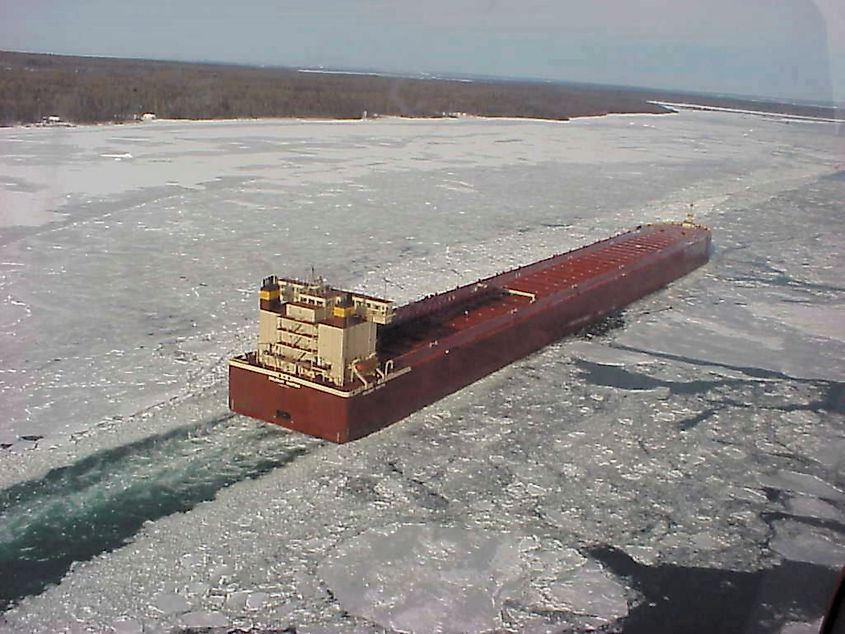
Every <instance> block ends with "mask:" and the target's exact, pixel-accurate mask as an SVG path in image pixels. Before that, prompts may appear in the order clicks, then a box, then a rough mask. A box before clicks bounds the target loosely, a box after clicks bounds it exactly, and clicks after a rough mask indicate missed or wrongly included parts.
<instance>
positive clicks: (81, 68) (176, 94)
mask: <svg viewBox="0 0 845 634" xmlns="http://www.w3.org/2000/svg"><path fill="white" fill-rule="evenodd" d="M146 112H150V113H154V114H155V115H156V116H158V117H160V118H168V119H220V118H232V117H245V118H259V117H319V118H323V117H328V118H341V119H353V118H360V117H361V116H362V115H363V113H364V112H367V113H368V114H369V115H371V116H372V115H400V116H414V117H439V116H443V115H444V114H451V113H466V114H473V115H486V116H494V117H504V116H508V117H511V116H512V117H537V118H544V119H567V118H569V117H575V116H583V115H593V114H605V113H608V112H666V110H665V109H664V108H661V107H660V106H655V105H653V104H650V103H648V102H647V101H646V99H644V98H643V97H642V96H640V95H635V94H625V93H624V92H623V91H622V90H613V89H601V88H593V87H572V86H562V85H553V84H543V83H525V82H460V81H449V80H428V79H402V78H391V77H374V76H368V75H343V74H336V75H332V74H324V73H303V72H299V71H296V70H290V69H275V68H274V69H268V68H253V67H241V66H224V65H212V64H187V63H176V62H158V61H148V60H121V59H106V58H87V57H66V56H58V55H40V54H31V53H11V52H0V124H2V125H13V124H21V123H37V122H39V121H42V120H43V119H44V118H46V117H50V116H57V117H61V119H62V120H65V121H70V122H78V123H95V122H104V121H116V122H120V121H127V120H132V119H134V118H137V117H138V116H139V115H141V114H143V113H146Z"/></svg>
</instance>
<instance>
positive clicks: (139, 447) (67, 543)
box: [0, 415, 317, 610]
mask: <svg viewBox="0 0 845 634" xmlns="http://www.w3.org/2000/svg"><path fill="white" fill-rule="evenodd" d="M316 444H317V443H315V442H314V441H312V440H309V439H305V438H303V437H301V436H299V435H289V434H287V433H286V432H284V431H283V430H281V429H279V428H276V427H273V426H268V425H260V426H259V425H255V424H253V423H251V422H249V421H246V420H242V419H238V418H236V417H235V416H234V415H224V416H219V417H214V418H211V419H208V420H205V421H202V422H200V423H195V424H191V425H187V426H183V427H179V428H177V429H174V430H171V431H169V432H167V433H164V434H160V435H156V436H151V437H148V438H145V439H143V440H140V441H137V442H133V443H130V444H126V445H122V446H119V447H116V448H112V449H108V450H104V451H100V452H98V453H95V454H93V455H90V456H87V457H85V458H83V459H81V460H79V461H77V462H75V463H73V464H70V465H68V466H65V467H61V468H58V469H53V470H52V471H50V472H48V473H47V474H46V475H45V476H44V477H42V478H40V479H36V480H28V481H25V482H22V483H19V484H16V485H14V486H11V487H9V488H6V489H4V490H2V491H0V515H2V516H3V518H4V521H3V524H2V527H1V528H0V569H2V570H3V572H4V574H3V575H2V577H1V578H0V610H6V609H7V608H9V607H10V606H11V605H13V604H15V603H16V602H17V601H19V600H20V599H22V598H24V597H26V596H29V595H33V594H39V593H41V592H42V591H44V590H45V589H46V588H47V587H48V586H49V585H50V584H54V583H57V582H58V581H59V580H60V579H61V578H62V577H63V576H64V575H65V573H67V572H68V571H69V570H70V569H71V568H72V567H73V566H74V563H75V562H84V561H87V560H90V559H93V558H94V557H96V556H97V555H100V554H101V553H106V552H109V551H112V550H114V549H115V548H118V547H120V546H122V545H123V544H125V543H127V542H129V541H131V540H132V538H133V536H134V535H135V534H136V533H137V532H138V531H139V530H140V529H141V527H142V526H143V525H144V524H145V523H146V522H150V521H153V520H156V519H158V518H161V517H164V516H167V515H171V514H173V513H180V512H186V511H189V510H191V509H192V508H194V507H195V506H196V505H197V504H199V503H201V502H204V501H206V500H211V499H213V498H214V497H215V495H216V494H217V492H218V491H220V490H221V489H224V488H226V487H228V486H230V485H232V484H234V483H236V482H240V481H243V480H247V479H253V478H257V477H260V476H262V475H264V474H265V473H268V472H269V471H271V470H273V469H276V468H278V467H281V466H283V465H286V464H288V463H290V462H292V461H293V460H296V459H297V458H298V457H299V456H301V455H303V454H305V453H307V452H308V451H309V448H311V447H313V446H315V445H316Z"/></svg>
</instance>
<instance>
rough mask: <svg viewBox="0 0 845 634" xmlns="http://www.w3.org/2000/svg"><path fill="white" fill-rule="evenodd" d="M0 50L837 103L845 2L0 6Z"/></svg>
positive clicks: (3, 1)
mask: <svg viewBox="0 0 845 634" xmlns="http://www.w3.org/2000/svg"><path fill="white" fill-rule="evenodd" d="M0 49H3V50H15V51H31V52H47V53H57V54H69V55H94V56H108V57H140V58H151V59H173V60H183V61H215V62H229V63H241V64H258V65H268V66H293V67H319V66H322V67H326V68H334V69H338V68H345V69H371V70H382V71H389V72H399V73H408V74H415V73H434V74H437V73H451V74H458V75H489V76H497V77H509V78H534V79H548V80H560V81H574V82H588V83H598V84H612V85H626V86H645V87H654V88H665V89H679V90H687V91H697V92H715V93H724V94H738V95H747V96H759V97H778V98H784V99H789V100H792V99H795V100H809V101H814V102H829V101H831V100H835V101H837V102H845V2H843V0H671V1H670V0H592V1H590V0H588V1H587V2H584V1H583V0H580V1H579V2H575V1H573V0H414V1H410V0H392V1H391V0H307V1H306V0H296V1H294V0H239V1H233V0H225V1H223V0H178V1H177V0H133V1H120V0H118V1H115V0H0Z"/></svg>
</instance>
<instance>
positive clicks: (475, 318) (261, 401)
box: [229, 221, 711, 443]
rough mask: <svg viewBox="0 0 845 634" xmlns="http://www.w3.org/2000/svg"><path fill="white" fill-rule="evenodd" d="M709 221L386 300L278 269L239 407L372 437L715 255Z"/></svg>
mask: <svg viewBox="0 0 845 634" xmlns="http://www.w3.org/2000/svg"><path fill="white" fill-rule="evenodd" d="M710 240H711V237H710V230H709V229H708V228H706V227H703V226H701V225H696V224H693V223H692V222H689V221H687V222H683V223H662V224H654V225H645V226H641V227H638V228H636V229H634V230H632V231H629V232H626V233H622V234H619V235H616V236H614V237H612V238H609V239H607V240H602V241H600V242H596V243H595V244H591V245H589V246H586V247H582V248H580V249H576V250H574V251H570V252H568V253H562V254H559V255H555V256H553V257H551V258H547V259H545V260H541V261H539V262H535V263H533V264H529V265H527V266H523V267H520V268H517V269H513V270H511V271H506V272H504V273H501V274H499V275H495V276H492V277H489V278H485V279H482V280H479V281H477V282H473V283H472V284H468V285H466V286H461V287H459V288H456V289H453V290H451V291H448V292H445V293H440V294H438V295H433V296H430V297H426V298H424V299H421V300H419V301H416V302H413V303H411V304H407V305H405V306H401V307H399V308H396V309H395V310H394V308H393V305H392V303H391V302H389V301H387V300H383V299H379V298H374V297H368V296H364V295H355V294H352V293H348V292H345V291H339V290H337V289H333V288H331V287H329V286H326V285H325V284H323V282H322V280H317V281H313V282H300V281H298V280H281V279H278V278H275V277H270V278H267V279H265V280H264V285H263V286H262V289H261V292H260V298H261V310H260V313H261V317H260V322H259V341H258V347H257V350H255V351H251V352H248V353H246V354H243V355H241V356H238V357H235V358H233V359H231V360H230V362H229V407H230V409H231V410H232V411H234V412H237V413H239V414H244V415H246V416H251V417H253V418H257V419H260V420H263V421H267V422H269V423H274V424H277V425H281V426H283V427H287V428H288V429H293V430H296V431H300V432H303V433H306V434H311V435H313V436H318V437H320V438H324V439H326V440H329V441H332V442H336V443H343V442H347V441H350V440H355V439H358V438H361V437H363V436H366V435H367V434H370V433H372V432H375V431H378V430H379V429H382V428H384V427H386V426H388V425H390V424H392V423H395V422H397V421H399V420H401V419H403V418H405V417H406V416H408V415H409V414H411V413H413V412H415V411H417V410H419V409H421V408H422V407H425V406H426V405H429V404H431V403H433V402H434V401H437V400H439V399H441V398H443V397H444V396H446V395H448V394H451V393H452V392H455V391H457V390H459V389H461V388H463V387H465V386H467V385H469V384H470V383H473V382H474V381H477V380H478V379H480V378H482V377H484V376H487V375H488V374H490V373H492V372H494V371H496V370H498V369H500V368H502V367H504V366H506V365H508V364H510V363H512V362H513V361H515V360H517V359H520V358H522V357H525V356H526V355H529V354H531V353H532V352H535V351H537V350H539V349H540V348H542V347H544V346H546V345H548V344H549V343H551V342H553V341H556V340H557V339H560V338H561V337H563V336H565V335H567V334H570V333H572V332H575V331H577V330H579V329H580V328H583V327H584V326H585V325H587V324H589V323H591V322H593V321H596V320H598V319H600V318H602V317H603V316H605V315H607V314H608V313H610V312H613V311H614V310H618V309H620V308H622V307H624V306H626V305H628V304H630V303H631V302H633V301H635V300H637V299H639V298H641V297H643V296H645V295H647V294H649V293H652V292H654V291H656V290H658V289H660V288H662V287H664V286H666V285H667V284H668V283H670V282H671V281H673V280H675V279H677V278H679V277H682V276H683V275H686V274H687V273H689V272H690V271H692V270H694V269H696V268H697V267H699V266H701V265H703V264H704V263H706V262H707V260H708V257H709V252H710Z"/></svg>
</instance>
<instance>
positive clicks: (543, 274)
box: [379, 224, 706, 360]
mask: <svg viewBox="0 0 845 634" xmlns="http://www.w3.org/2000/svg"><path fill="white" fill-rule="evenodd" d="M705 234H706V230H703V229H700V228H697V227H695V226H690V225H682V224H660V225H647V226H644V227H640V228H638V229H636V230H634V231H631V232H628V233H623V234H620V235H617V236H614V237H612V238H609V239H607V240H603V241H601V242H597V243H595V244H591V245H589V246H586V247H582V248H579V249H575V250H573V251H569V252H567V253H562V254H560V255H555V256H553V257H551V258H547V259H545V260H541V261H539V262H535V263H533V264H529V265H527V266H524V267H520V268H517V269H513V270H511V271H506V272H504V273H500V274H498V275H495V276H492V277H489V278H486V279H484V280H480V281H479V282H474V283H473V284H469V285H466V286H463V287H459V288H456V289H454V290H452V291H449V292H447V293H442V294H439V295H434V296H431V297H427V298H424V299H422V300H420V301H418V302H414V303H412V304H408V305H406V306H403V307H400V308H399V309H397V317H396V319H395V320H394V324H391V325H390V326H387V327H385V328H384V329H383V330H382V332H381V333H380V335H379V354H380V356H381V357H382V359H384V360H386V359H396V358H398V357H402V356H403V355H406V354H409V353H412V352H416V351H418V350H420V349H423V348H431V347H434V346H436V345H438V342H439V341H440V340H442V339H444V338H446V337H448V336H449V335H452V334H455V333H458V332H461V331H466V330H468V329H471V328H474V327H476V326H479V325H481V324H483V323H484V322H487V321H489V320H491V319H494V318H496V317H500V316H502V315H504V314H506V313H508V312H510V311H513V310H518V309H519V308H520V307H523V306H526V305H528V304H530V303H532V302H534V301H537V300H541V299H543V298H545V297H549V296H551V295H555V294H558V293H561V292H566V291H570V290H576V289H578V288H579V286H582V285H585V284H588V283H591V282H593V281H595V280H597V279H599V278H602V277H603V276H605V275H612V274H613V273H614V272H621V270H624V269H626V268H633V267H635V266H636V265H637V264H638V263H639V262H641V261H643V260H646V259H648V258H649V257H650V256H653V255H655V254H657V253H659V252H661V251H663V250H665V249H667V248H670V247H673V246H675V245H680V244H684V243H686V242H691V241H696V240H699V239H701V238H702V237H703V235H705Z"/></svg>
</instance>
